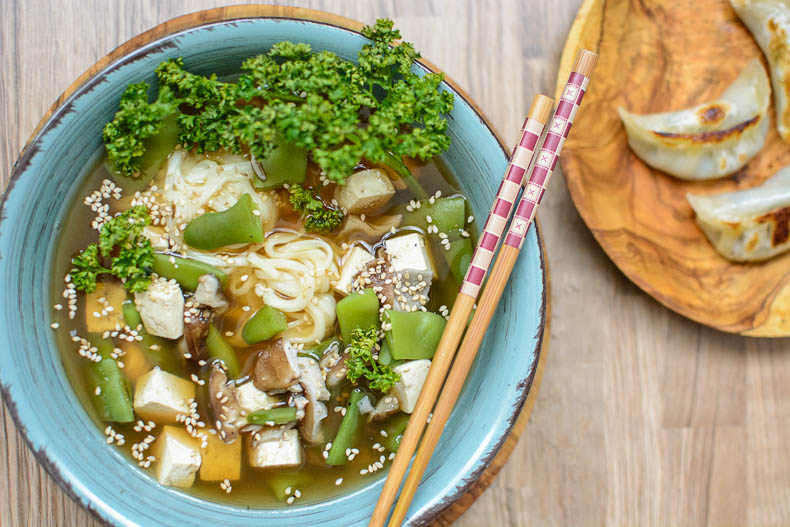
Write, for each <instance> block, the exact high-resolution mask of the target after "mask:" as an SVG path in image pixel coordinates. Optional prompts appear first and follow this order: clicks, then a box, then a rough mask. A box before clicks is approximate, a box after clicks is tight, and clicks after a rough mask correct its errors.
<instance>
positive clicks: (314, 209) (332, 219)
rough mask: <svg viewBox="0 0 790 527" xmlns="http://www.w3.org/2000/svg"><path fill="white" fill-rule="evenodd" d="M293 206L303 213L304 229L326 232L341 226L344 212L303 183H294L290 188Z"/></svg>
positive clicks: (290, 198)
mask: <svg viewBox="0 0 790 527" xmlns="http://www.w3.org/2000/svg"><path fill="white" fill-rule="evenodd" d="M288 192H289V198H288V199H289V200H290V201H291V206H292V207H293V208H294V210H295V211H297V212H299V213H300V214H301V215H302V218H303V220H304V230H306V231H307V232H316V233H319V234H326V233H328V232H332V231H333V230H335V229H336V228H337V227H339V226H340V222H342V221H343V212H342V211H340V210H337V209H333V208H331V207H329V206H327V205H326V204H325V203H324V202H323V201H321V200H320V199H319V198H317V197H316V196H313V194H312V193H311V192H310V191H309V190H307V189H305V188H302V186H301V185H292V186H291V188H290V189H289V190H288Z"/></svg>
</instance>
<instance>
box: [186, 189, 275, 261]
mask: <svg viewBox="0 0 790 527" xmlns="http://www.w3.org/2000/svg"><path fill="white" fill-rule="evenodd" d="M254 210H255V206H254V205H253V203H252V197H250V195H249V194H244V195H243V196H242V197H240V198H239V201H237V202H236V204H235V205H233V206H232V207H231V208H229V209H227V210H223V211H222V212H209V213H206V214H202V215H200V216H198V217H197V218H195V219H193V220H192V221H190V222H189V223H188V224H187V226H186V228H185V229H184V241H185V242H186V243H187V245H189V246H190V247H194V248H195V249H201V250H203V251H212V250H214V249H218V248H219V247H225V246H226V245H234V244H237V243H258V242H262V241H263V226H262V225H261V218H260V216H259V215H255V213H254Z"/></svg>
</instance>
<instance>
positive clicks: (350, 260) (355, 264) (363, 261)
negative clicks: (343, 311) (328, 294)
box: [334, 245, 375, 296]
mask: <svg viewBox="0 0 790 527" xmlns="http://www.w3.org/2000/svg"><path fill="white" fill-rule="evenodd" d="M373 260H375V258H374V256H373V255H372V254H370V253H369V252H368V251H367V250H366V249H364V248H362V247H360V246H359V245H355V246H354V247H352V248H351V250H350V251H349V252H348V254H346V257H345V259H344V260H343V265H341V266H340V278H339V279H338V281H337V282H335V285H334V288H335V291H336V292H337V293H339V294H341V295H343V296H345V295H348V294H350V293H351V288H352V286H353V284H354V277H355V276H356V275H357V273H359V272H360V271H362V270H363V269H365V267H366V266H367V265H368V263H370V262H372V261H373Z"/></svg>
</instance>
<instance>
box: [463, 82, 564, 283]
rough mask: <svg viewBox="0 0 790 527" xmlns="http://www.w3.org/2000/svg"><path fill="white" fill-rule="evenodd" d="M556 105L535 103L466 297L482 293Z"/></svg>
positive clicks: (498, 197) (473, 264)
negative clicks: (553, 107)
mask: <svg viewBox="0 0 790 527" xmlns="http://www.w3.org/2000/svg"><path fill="white" fill-rule="evenodd" d="M553 103H554V101H553V100H552V99H550V98H549V97H546V96H545V95H537V96H536V97H535V100H534V101H533V103H532V108H531V109H530V113H529V114H528V115H527V118H526V119H525V120H524V126H522V127H521V139H519V142H518V144H516V146H515V147H514V148H513V153H512V154H511V156H510V163H509V164H508V167H507V170H506V171H505V177H504V178H503V179H502V183H500V185H499V190H498V191H497V195H496V199H495V200H494V204H493V206H492V207H491V211H490V212H489V213H488V217H487V218H486V222H485V226H484V227H483V234H482V235H481V236H480V241H479V242H478V243H477V247H476V248H475V252H474V255H473V256H472V262H471V263H470V264H469V268H468V269H467V270H466V276H464V281H463V284H462V285H461V292H462V293H463V294H465V295H469V296H471V297H473V298H477V295H478V293H479V292H480V287H481V286H482V284H483V280H484V279H485V277H486V273H488V269H489V267H491V260H492V259H493V257H494V252H495V251H496V248H497V245H498V244H499V240H500V238H501V237H502V234H503V233H504V232H505V226H506V225H507V220H508V219H509V218H510V213H511V212H512V211H513V205H514V204H515V202H516V198H518V193H519V191H520V190H521V187H522V186H523V185H524V183H525V182H526V179H527V170H528V169H529V165H530V163H531V162H532V156H533V154H534V152H535V147H536V146H537V144H538V141H539V140H540V136H541V135H542V134H543V128H544V126H545V125H546V120H547V119H548V116H549V112H551V107H552V105H553ZM533 110H534V111H533Z"/></svg>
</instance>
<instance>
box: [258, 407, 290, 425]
mask: <svg viewBox="0 0 790 527" xmlns="http://www.w3.org/2000/svg"><path fill="white" fill-rule="evenodd" d="M291 421H296V408H294V407H293V406H288V407H285V408H269V409H268V410H258V411H257V412H252V413H251V414H247V422H248V423H250V424H253V425H272V424H275V425H284V424H286V423H290V422H291Z"/></svg>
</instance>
